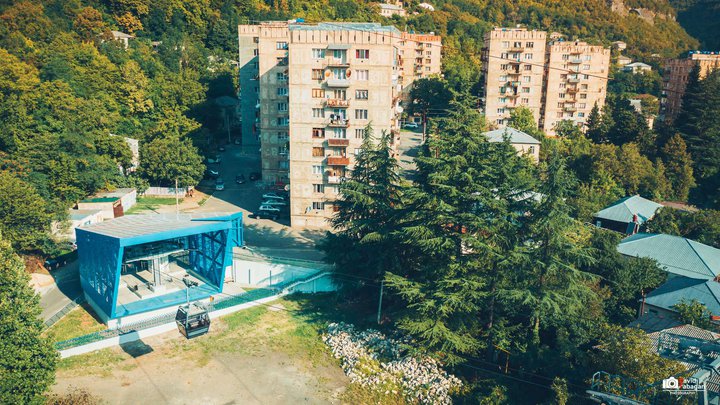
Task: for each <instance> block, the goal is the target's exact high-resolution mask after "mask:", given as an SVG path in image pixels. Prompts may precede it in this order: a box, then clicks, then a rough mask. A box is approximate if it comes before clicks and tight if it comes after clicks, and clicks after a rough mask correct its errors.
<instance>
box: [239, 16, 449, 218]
mask: <svg viewBox="0 0 720 405" xmlns="http://www.w3.org/2000/svg"><path fill="white" fill-rule="evenodd" d="M238 31H239V36H240V59H241V74H240V76H241V79H240V85H241V93H242V99H241V105H242V111H243V114H246V111H247V114H248V115H247V116H248V117H251V119H250V120H251V121H253V122H254V124H255V126H254V127H253V126H252V125H248V126H249V127H250V128H253V129H255V130H256V131H257V132H256V134H257V135H256V136H257V139H259V141H260V149H261V158H262V175H263V180H264V181H265V182H269V183H273V184H276V185H283V186H285V185H289V190H290V221H291V225H292V226H293V227H299V228H327V227H328V225H329V223H328V219H329V218H330V217H331V216H332V215H333V212H334V205H333V204H332V202H333V201H334V200H335V199H337V197H338V191H339V185H340V182H341V181H342V180H343V179H344V178H345V177H347V176H348V175H349V173H350V170H351V169H352V166H353V164H354V156H355V154H356V153H357V152H358V151H359V149H360V147H361V144H362V142H363V136H364V129H365V127H366V126H368V125H371V126H372V128H373V131H374V132H375V134H376V135H379V134H380V133H382V132H383V131H385V132H387V133H389V134H392V142H393V146H394V147H396V146H397V144H398V142H399V130H398V128H399V113H400V111H402V109H401V108H399V107H400V106H399V104H400V101H401V95H402V94H403V92H404V91H405V90H406V89H407V88H408V87H409V86H410V85H411V84H412V81H413V80H415V79H416V78H419V77H426V76H427V75H429V74H433V73H439V72H440V53H441V47H440V44H439V38H438V37H436V36H427V38H426V37H423V36H421V35H419V34H418V35H416V36H408V35H404V34H403V33H401V32H400V31H398V30H397V29H396V28H395V27H392V26H382V25H380V24H376V23H318V24H317V25H306V24H302V23H293V22H290V23H288V22H266V23H261V24H259V25H242V26H240V27H239V28H238ZM417 51H422V52H423V58H422V59H423V60H422V61H421V62H420V63H418V62H417V61H416V58H415V55H416V52H417ZM425 52H429V53H425ZM401 53H408V54H412V55H413V59H412V62H413V63H412V64H410V65H404V62H402V61H403V59H402V58H401V56H400V54H401ZM251 56H252V59H251V58H250V57H251ZM426 56H427V57H426ZM243 58H245V59H243ZM243 60H246V61H247V62H246V63H245V64H243V63H242V62H243ZM247 64H249V66H250V67H251V68H254V69H255V70H254V71H253V70H249V71H247V72H243V69H244V66H245V65H247ZM417 65H420V66H421V69H418V68H417ZM406 66H409V67H410V68H409V69H408V70H406ZM426 67H427V68H429V69H426ZM253 73H254V74H253ZM243 86H246V87H243ZM246 94H247V95H248V96H247V97H246ZM253 118H254V119H253ZM243 125H245V118H243ZM243 129H244V128H243Z"/></svg>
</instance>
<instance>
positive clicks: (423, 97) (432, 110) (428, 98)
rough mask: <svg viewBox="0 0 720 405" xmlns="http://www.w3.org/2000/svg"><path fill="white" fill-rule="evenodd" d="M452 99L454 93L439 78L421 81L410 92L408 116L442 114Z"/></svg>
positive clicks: (414, 84)
mask: <svg viewBox="0 0 720 405" xmlns="http://www.w3.org/2000/svg"><path fill="white" fill-rule="evenodd" d="M452 99H453V93H452V91H451V90H450V89H449V88H448V83H447V82H446V81H445V80H443V79H440V78H437V77H432V78H427V79H420V80H418V81H416V82H415V83H413V86H412V89H411V90H410V101H409V103H408V114H420V115H422V116H427V115H428V114H432V115H437V114H441V113H443V112H444V111H445V109H447V106H448V105H449V104H450V101H452Z"/></svg>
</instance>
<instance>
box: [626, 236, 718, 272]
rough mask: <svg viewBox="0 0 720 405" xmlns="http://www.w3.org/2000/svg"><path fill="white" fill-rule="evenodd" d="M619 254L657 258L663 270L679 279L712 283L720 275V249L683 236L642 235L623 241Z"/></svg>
mask: <svg viewBox="0 0 720 405" xmlns="http://www.w3.org/2000/svg"><path fill="white" fill-rule="evenodd" d="M617 250H618V252H620V253H622V254H624V255H626V256H632V257H645V258H649V259H654V260H655V261H657V262H658V264H659V265H660V267H661V268H662V269H664V270H665V271H667V272H668V273H672V274H675V275H679V276H684V277H690V278H696V279H703V280H710V279H714V278H715V277H717V276H718V274H720V249H716V248H714V247H712V246H708V245H704V244H702V243H700V242H696V241H694V240H690V239H686V238H683V237H680V236H673V235H666V234H652V233H638V234H636V235H632V236H629V237H627V238H625V239H623V240H622V241H621V242H620V244H619V245H618V247H617Z"/></svg>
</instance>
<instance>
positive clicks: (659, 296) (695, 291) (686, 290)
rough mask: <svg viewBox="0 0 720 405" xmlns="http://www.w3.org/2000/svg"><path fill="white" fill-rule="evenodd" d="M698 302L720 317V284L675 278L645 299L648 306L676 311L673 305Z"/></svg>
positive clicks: (711, 281)
mask: <svg viewBox="0 0 720 405" xmlns="http://www.w3.org/2000/svg"><path fill="white" fill-rule="evenodd" d="M683 299H685V300H687V301H692V300H697V301H698V302H700V303H701V304H703V305H705V307H706V308H707V309H708V311H710V313H712V314H713V315H720V283H718V282H717V281H714V280H699V279H696V278H688V277H673V278H671V279H670V280H668V281H667V282H666V283H665V284H663V285H661V286H660V287H658V288H656V289H655V290H654V291H653V292H651V293H650V294H648V295H647V297H645V302H646V303H647V304H650V305H653V306H656V307H659V308H664V309H667V310H669V311H674V309H673V305H675V304H678V303H680V302H681V301H682V300H683Z"/></svg>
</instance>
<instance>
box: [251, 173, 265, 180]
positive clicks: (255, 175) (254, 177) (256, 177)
mask: <svg viewBox="0 0 720 405" xmlns="http://www.w3.org/2000/svg"><path fill="white" fill-rule="evenodd" d="M261 178H262V175H261V174H260V173H259V172H252V173H250V181H256V180H260V179H261Z"/></svg>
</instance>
